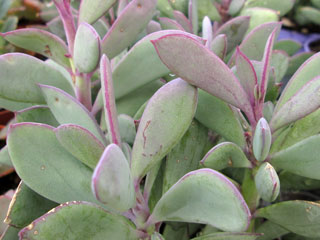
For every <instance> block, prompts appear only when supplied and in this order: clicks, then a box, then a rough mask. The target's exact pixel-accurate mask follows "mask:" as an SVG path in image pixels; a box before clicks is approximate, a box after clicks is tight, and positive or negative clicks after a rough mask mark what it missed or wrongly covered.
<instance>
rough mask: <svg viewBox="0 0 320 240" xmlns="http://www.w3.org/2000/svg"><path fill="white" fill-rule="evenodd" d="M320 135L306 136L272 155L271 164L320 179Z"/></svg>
mask: <svg viewBox="0 0 320 240" xmlns="http://www.w3.org/2000/svg"><path fill="white" fill-rule="evenodd" d="M319 144H320V135H315V136H312V137H309V138H306V139H304V140H302V141H300V142H298V143H296V144H294V145H292V146H290V147H288V148H286V149H284V150H282V151H280V152H277V153H275V154H274V155H273V156H271V164H272V165H273V166H275V167H276V168H282V169H284V170H287V171H289V172H292V173H295V174H297V175H300V176H304V177H309V178H313V179H318V180H320V176H319V169H320V161H319V155H320V149H319Z"/></svg>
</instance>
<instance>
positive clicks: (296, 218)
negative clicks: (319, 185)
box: [256, 201, 320, 238]
mask: <svg viewBox="0 0 320 240" xmlns="http://www.w3.org/2000/svg"><path fill="white" fill-rule="evenodd" d="M319 213H320V204H319V203H315V202H308V201H286V202H281V203H276V204H273V205H271V206H268V207H265V208H261V209H259V210H258V211H257V212H256V216H257V217H263V218H267V219H268V220H269V221H272V222H273V223H276V224H279V225H280V226H282V227H284V228H285V229H288V230H290V231H291V232H294V233H296V234H299V235H302V236H305V237H314V238H319V236H320V228H319V224H320V218H319Z"/></svg>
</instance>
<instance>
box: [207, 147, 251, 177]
mask: <svg viewBox="0 0 320 240" xmlns="http://www.w3.org/2000/svg"><path fill="white" fill-rule="evenodd" d="M201 164H202V165H203V166H204V167H207V168H212V169H215V170H218V171H220V170H222V169H224V168H227V167H236V168H240V167H242V168H250V167H251V163H250V161H249V160H248V159H247V157H246V155H245V154H244V152H243V151H242V150H241V148H240V147H238V146H237V145H236V144H234V143H231V142H223V143H220V144H218V145H216V146H214V147H213V148H212V149H210V151H209V152H207V154H206V155H205V156H204V158H203V159H202V160H201Z"/></svg>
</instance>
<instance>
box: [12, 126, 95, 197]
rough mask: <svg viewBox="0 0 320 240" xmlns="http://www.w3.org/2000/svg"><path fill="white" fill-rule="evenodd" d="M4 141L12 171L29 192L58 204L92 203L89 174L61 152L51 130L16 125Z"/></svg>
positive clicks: (48, 128) (49, 128) (87, 170)
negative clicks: (26, 186) (73, 202)
mask: <svg viewBox="0 0 320 240" xmlns="http://www.w3.org/2000/svg"><path fill="white" fill-rule="evenodd" d="M7 141H8V149H9V154H10V157H11V160H12V163H13V165H14V167H15V170H16V171H17V173H18V175H19V176H20V178H21V179H22V180H23V181H24V182H25V183H26V184H27V185H28V186H29V187H30V188H31V189H32V190H34V191H35V192H37V193H38V194H40V195H42V196H44V197H46V198H48V199H50V200H52V201H55V202H58V203H62V202H66V201H73V200H86V201H91V202H95V201H96V200H95V199H94V197H93V196H92V193H91V189H90V179H91V174H92V171H91V170H90V169H89V168H88V167H86V166H85V165H83V164H82V163H81V162H80V161H78V160H77V159H75V158H74V157H73V156H72V155H71V154H70V153H68V152H67V151H65V150H64V148H63V147H62V146H61V144H60V143H59V142H58V140H57V138H56V136H55V133H54V131H53V128H52V127H50V126H49V125H45V124H39V123H17V124H14V125H12V126H11V128H10V133H9V135H8V138H7ZM70 171H71V172H70ZM71 173H72V174H71Z"/></svg>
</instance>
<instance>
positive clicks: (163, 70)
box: [112, 30, 202, 99]
mask: <svg viewBox="0 0 320 240" xmlns="http://www.w3.org/2000/svg"><path fill="white" fill-rule="evenodd" d="M167 34H184V35H188V36H190V37H193V38H195V39H197V40H198V41H202V39H201V38H199V37H198V36H195V35H192V34H190V33H186V32H182V31H179V30H164V31H159V32H155V33H152V34H149V35H148V36H146V37H144V38H143V39H141V40H140V41H139V42H137V43H136V44H135V45H134V46H133V47H132V48H131V49H130V51H129V52H128V53H127V54H126V56H124V57H123V59H122V60H121V62H119V64H118V65H117V66H116V67H115V69H114V70H113V72H112V78H113V81H114V95H115V97H116V99H119V98H121V97H123V96H124V95H126V94H128V93H130V92H132V91H133V90H136V89H139V88H140V87H142V86H143V85H145V84H147V83H149V82H151V81H153V80H156V79H158V78H160V77H163V76H165V75H166V74H169V73H170V70H169V69H168V68H167V67H166V66H165V65H164V64H163V63H162V62H161V60H160V59H159V57H158V55H157V52H156V50H155V49H154V47H153V45H152V44H151V42H150V40H154V39H157V38H159V37H162V36H165V35H167ZM133 66H134V67H133ZM141 73H143V74H141ZM132 79H136V80H135V81H132Z"/></svg>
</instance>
